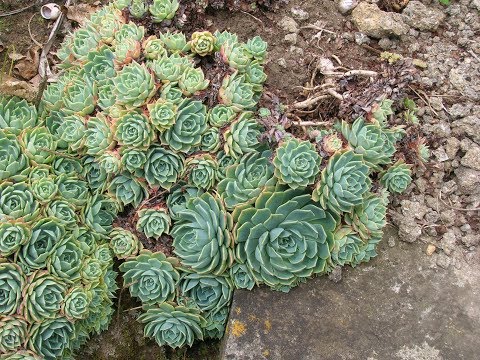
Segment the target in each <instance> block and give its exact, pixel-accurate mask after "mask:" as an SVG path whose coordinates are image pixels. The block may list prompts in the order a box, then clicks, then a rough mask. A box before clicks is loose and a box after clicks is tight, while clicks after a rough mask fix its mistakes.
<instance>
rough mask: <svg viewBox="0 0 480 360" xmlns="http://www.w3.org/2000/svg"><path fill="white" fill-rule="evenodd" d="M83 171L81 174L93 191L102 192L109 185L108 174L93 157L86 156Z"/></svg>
mask: <svg viewBox="0 0 480 360" xmlns="http://www.w3.org/2000/svg"><path fill="white" fill-rule="evenodd" d="M82 162H83V169H82V170H81V171H80V173H81V174H82V175H83V176H84V177H85V180H87V182H88V186H90V188H91V189H92V190H100V191H101V190H102V189H104V187H105V186H106V185H107V182H106V180H107V177H108V174H107V172H106V171H105V169H104V168H103V167H102V166H100V164H99V163H98V162H97V161H96V159H95V158H94V157H93V156H86V157H84V158H83V161H82Z"/></svg>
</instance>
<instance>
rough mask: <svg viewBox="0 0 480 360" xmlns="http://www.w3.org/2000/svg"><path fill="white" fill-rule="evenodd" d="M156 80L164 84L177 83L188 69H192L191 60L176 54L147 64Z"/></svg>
mask: <svg viewBox="0 0 480 360" xmlns="http://www.w3.org/2000/svg"><path fill="white" fill-rule="evenodd" d="M149 66H150V68H151V69H152V70H153V72H154V73H155V76H156V77H157V79H159V80H160V81H162V82H163V83H165V84H168V83H171V82H177V81H178V80H180V77H181V76H182V74H183V71H184V70H185V69H186V68H188V67H193V64H192V62H191V60H189V59H188V58H186V57H182V56H180V55H178V54H172V55H170V56H169V57H166V56H165V57H162V58H160V59H158V60H154V61H152V62H150V63H149Z"/></svg>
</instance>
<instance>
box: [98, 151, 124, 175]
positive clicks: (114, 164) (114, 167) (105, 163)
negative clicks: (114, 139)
mask: <svg viewBox="0 0 480 360" xmlns="http://www.w3.org/2000/svg"><path fill="white" fill-rule="evenodd" d="M97 159H98V165H99V166H100V168H101V169H102V170H103V171H104V172H105V173H106V174H110V175H111V174H117V173H118V172H119V171H120V169H121V168H122V162H121V160H120V154H119V153H118V151H115V150H113V151H105V152H104V153H103V154H102V155H100V156H99V157H98V158H97Z"/></svg>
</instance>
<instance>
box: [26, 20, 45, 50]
mask: <svg viewBox="0 0 480 360" xmlns="http://www.w3.org/2000/svg"><path fill="white" fill-rule="evenodd" d="M35 15H37V13H34V14H33V15H32V16H31V17H30V20H28V34H29V35H30V39H32V41H33V42H34V43H35V45H37V46H39V47H42V46H43V45H42V44H40V43H39V42H38V41H37V40H35V38H34V37H33V34H32V28H31V27H30V25H31V24H32V19H33V18H34V17H35Z"/></svg>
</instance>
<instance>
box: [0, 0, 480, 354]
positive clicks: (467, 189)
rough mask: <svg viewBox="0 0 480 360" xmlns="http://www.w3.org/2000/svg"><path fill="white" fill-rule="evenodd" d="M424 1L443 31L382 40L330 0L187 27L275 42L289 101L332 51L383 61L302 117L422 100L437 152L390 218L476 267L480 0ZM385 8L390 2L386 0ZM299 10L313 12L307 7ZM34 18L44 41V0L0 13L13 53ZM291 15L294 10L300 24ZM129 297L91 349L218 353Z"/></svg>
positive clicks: (273, 53)
mask: <svg viewBox="0 0 480 360" xmlns="http://www.w3.org/2000/svg"><path fill="white" fill-rule="evenodd" d="M103 2H105V1H103ZM368 2H371V3H375V1H368ZM411 2H413V0H412V1H411ZM30 3H31V1H29V0H21V1H19V0H6V1H3V2H2V4H1V5H0V13H5V12H7V11H10V10H12V9H16V8H20V7H23V6H25V5H28V4H30ZM57 3H61V2H60V1H57ZM77 3H94V1H77ZM192 3H193V2H192ZM196 3H200V2H196ZM211 3H215V1H211ZM217 3H220V2H217ZM246 3H249V4H250V3H251V1H247V2H246ZM285 3H286V4H285ZM416 3H418V1H416ZM422 3H423V4H424V5H426V6H427V7H428V8H429V9H434V10H435V11H437V12H441V13H444V14H445V19H444V20H442V21H440V23H439V26H438V28H437V29H435V30H433V31H428V30H419V29H418V28H414V27H411V26H408V28H409V32H408V33H407V34H405V35H402V36H400V37H384V38H382V39H372V38H369V37H367V36H365V35H362V34H361V33H360V32H359V31H358V29H357V28H356V26H355V25H354V24H353V22H352V18H351V15H348V14H347V15H342V14H341V13H340V12H339V11H338V10H337V5H336V2H335V1H331V0H325V1H319V0H290V1H277V2H272V3H270V2H266V1H264V2H263V3H262V4H260V5H259V6H257V7H256V8H254V9H252V7H251V6H250V7H248V8H242V10H238V11H236V12H231V11H228V10H225V9H213V8H211V7H209V8H207V9H206V10H205V12H204V11H203V9H202V8H200V7H197V8H194V10H195V11H192V12H191V13H189V18H188V21H187V22H186V23H185V25H184V31H186V32H187V33H188V32H192V31H194V30H201V29H208V30H211V31H214V30H217V29H218V30H220V31H222V30H229V31H231V32H234V33H237V34H238V35H239V38H240V39H241V40H246V39H248V38H251V37H253V36H255V35H260V36H261V37H262V38H264V39H265V40H266V41H267V42H268V43H269V58H268V63H267V66H266V71H267V74H268V76H269V78H268V80H267V84H266V85H267V90H268V91H269V92H271V93H273V94H276V95H277V96H278V97H279V98H280V100H281V101H282V103H283V104H285V105H292V104H294V103H295V102H298V101H301V100H304V99H306V98H307V97H308V96H312V95H313V93H312V92H311V91H308V90H306V88H310V87H312V86H316V85H320V84H323V83H325V81H327V80H328V79H327V78H326V77H323V76H322V75H319V74H318V73H319V71H318V67H319V64H321V61H323V59H329V60H330V61H331V62H332V63H333V64H335V66H337V67H340V68H341V69H343V70H344V71H346V70H353V69H361V70H374V71H377V72H379V73H381V74H382V75H381V76H380V79H383V80H382V81H377V82H376V83H375V82H372V81H370V80H369V79H368V78H363V77H355V76H351V77H347V78H341V79H338V82H339V84H338V85H339V87H338V88H339V89H340V90H342V91H345V93H348V94H349V98H348V99H346V100H344V104H343V105H342V102H341V101H340V100H338V99H336V98H333V97H330V98H328V99H324V100H321V101H320V102H319V103H318V106H316V107H315V108H313V109H307V110H309V111H303V112H302V111H296V112H294V113H293V115H294V116H298V118H296V119H297V120H308V121H318V120H321V121H325V120H327V121H328V120H331V119H333V118H345V117H351V116H352V115H354V114H352V113H347V112H345V108H348V109H355V111H354V112H355V114H358V113H362V112H364V111H366V110H368V109H369V107H370V105H371V103H372V101H373V100H374V99H375V98H379V97H381V96H382V95H386V96H389V97H392V96H393V97H394V98H397V99H401V98H402V97H404V96H409V97H410V98H413V99H415V101H416V102H417V105H418V107H419V109H418V114H417V115H418V117H419V119H420V123H421V128H419V129H417V130H416V132H417V133H416V135H415V136H420V137H421V136H423V137H425V138H426V139H427V143H428V144H429V146H430V148H431V149H432V152H433V156H432V158H431V162H430V163H429V164H428V165H427V166H426V167H425V168H421V167H419V168H417V175H416V178H415V180H414V183H413V184H412V185H411V187H410V188H409V189H408V191H407V193H406V194H404V195H402V196H397V197H393V199H392V206H391V211H390V219H391V223H392V224H393V225H395V226H397V227H398V229H399V232H400V237H401V239H402V240H404V241H407V242H413V241H417V242H421V243H422V244H424V247H425V252H426V253H427V255H425V256H424V257H422V258H421V260H420V261H423V262H424V263H425V264H426V265H427V266H430V267H433V268H438V269H439V270H440V271H441V270H442V269H447V268H449V267H454V268H455V269H457V270H458V269H463V268H465V271H466V272H467V271H468V269H469V266H470V265H469V264H472V263H475V262H478V261H480V246H479V242H480V235H479V226H480V225H479V224H480V221H479V216H478V215H479V209H480V193H479V189H480V164H479V156H480V137H479V134H480V128H479V127H480V121H479V116H480V105H479V101H480V81H479V79H480V74H479V71H480V70H479V69H480V45H479V44H480V41H479V37H480V20H479V10H480V4H479V2H478V0H473V1H471V0H459V1H456V2H454V3H452V4H451V5H450V6H448V7H447V6H442V5H441V4H439V3H437V2H435V1H430V0H424V1H422ZM272 4H273V5H274V6H271V7H269V5H272ZM192 6H199V5H192ZM407 7H408V5H407ZM382 8H383V9H387V8H388V7H386V6H384V5H382ZM250 9H252V10H251V11H249V12H246V11H245V10H250ZM292 9H295V10H292ZM298 9H300V10H302V11H303V12H302V14H303V15H299V14H300V13H299V12H298ZM404 12H405V10H404ZM307 13H308V18H307V16H306V15H305V14H307ZM33 15H35V16H33ZM32 16H33V19H32V20H31V24H30V27H31V33H32V34H33V37H34V38H35V39H36V40H37V41H38V42H40V43H44V42H45V41H46V39H47V37H48V34H49V32H50V29H51V26H52V23H51V22H46V21H44V20H43V19H42V18H41V17H40V16H39V14H38V7H32V8H30V9H28V10H26V11H23V12H21V13H19V14H15V15H11V16H7V17H0V40H1V41H2V42H3V44H4V46H5V48H6V49H7V48H9V47H10V48H11V46H12V45H14V46H15V52H17V53H20V54H25V53H26V52H27V50H28V49H29V47H30V46H31V45H32V40H31V38H30V35H29V31H28V23H29V20H30V19H31V18H32ZM293 19H296V20H295V21H294V22H293V23H292V20H293ZM72 26H75V24H72V23H71V22H67V24H66V27H65V28H64V29H63V33H66V32H67V31H68V30H70V29H71V27H72ZM292 26H293V29H292ZM292 30H293V31H292ZM61 36H62V35H61V34H60V36H59V40H58V41H57V44H58V42H59V41H60V39H61ZM359 43H360V44H359ZM385 50H386V51H389V52H391V53H396V54H400V55H402V56H403V57H405V58H406V60H405V62H402V61H401V62H400V63H399V64H394V65H391V66H390V65H388V64H386V63H385V61H382V60H381V59H380V58H379V54H380V53H381V52H382V51H385ZM6 54H7V51H6V50H5V51H3V52H2V53H0V61H1V62H2V63H3V64H6V66H7V68H8V67H9V66H10V61H6V60H5V59H7V55H6ZM412 59H416V60H421V61H423V62H424V63H425V64H426V66H427V67H426V68H417V70H418V72H417V73H415V74H413V73H410V72H409V71H410V69H411V68H412V67H411V66H410V65H411V60H412ZM4 68H5V66H4ZM407 69H408V71H407ZM312 74H313V76H312ZM372 89H374V90H375V93H374V94H373V95H372ZM345 103H346V104H347V105H348V106H346V105H345ZM342 106H343V107H342ZM342 109H343V110H342ZM477 155H478V156H477ZM127 296H128V295H126V294H125V293H124V294H122V300H125V302H124V305H122V306H121V311H119V314H120V315H119V318H114V321H113V323H112V325H111V327H110V330H108V331H107V332H106V333H105V334H104V335H102V336H100V337H96V338H94V339H93V340H92V341H91V342H90V343H89V344H88V345H87V347H86V348H87V349H86V350H85V352H84V353H83V356H82V358H85V359H106V358H108V359H132V358H134V357H138V358H139V359H142V358H144V359H150V358H157V359H163V358H165V359H188V358H191V359H214V358H216V356H217V349H216V347H217V343H216V342H212V343H207V344H197V345H195V346H194V348H193V349H188V350H181V351H172V350H168V351H167V350H165V349H159V348H158V347H155V346H154V343H152V342H151V341H148V340H145V339H143V338H142V336H141V326H140V325H139V324H138V323H137V322H136V321H134V316H133V314H134V312H135V311H126V312H125V311H124V310H126V309H130V308H134V307H136V306H138V304H135V302H133V301H131V300H126V298H127ZM133 354H134V355H133Z"/></svg>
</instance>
